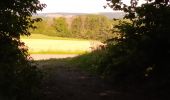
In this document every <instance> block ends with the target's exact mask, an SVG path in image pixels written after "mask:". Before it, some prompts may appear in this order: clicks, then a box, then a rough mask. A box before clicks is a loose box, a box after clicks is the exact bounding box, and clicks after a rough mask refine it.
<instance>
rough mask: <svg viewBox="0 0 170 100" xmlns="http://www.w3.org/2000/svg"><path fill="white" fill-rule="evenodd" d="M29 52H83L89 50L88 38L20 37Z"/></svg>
mask: <svg viewBox="0 0 170 100" xmlns="http://www.w3.org/2000/svg"><path fill="white" fill-rule="evenodd" d="M22 41H23V42H25V44H26V45H27V46H28V49H29V50H28V52H29V53H31V54H83V53H86V52H90V46H91V42H90V41H88V40H84V41H83V40H80V41H78V40H52V39H22Z"/></svg>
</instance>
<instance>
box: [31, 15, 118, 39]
mask: <svg viewBox="0 0 170 100" xmlns="http://www.w3.org/2000/svg"><path fill="white" fill-rule="evenodd" d="M50 16H51V17H50ZM42 19H43V21H41V22H37V23H35V26H36V27H37V29H36V30H31V33H32V34H43V35H48V36H58V37H68V38H81V39H93V40H102V41H103V40H107V39H110V38H112V37H113V36H114V34H113V32H112V30H113V26H114V25H116V24H118V22H119V21H118V20H112V19H110V18H108V17H106V16H104V15H96V14H88V15H76V16H71V15H69V14H68V15H65V16H61V15H55V16H53V15H50V14H49V15H48V16H46V17H45V16H44V17H42Z"/></svg>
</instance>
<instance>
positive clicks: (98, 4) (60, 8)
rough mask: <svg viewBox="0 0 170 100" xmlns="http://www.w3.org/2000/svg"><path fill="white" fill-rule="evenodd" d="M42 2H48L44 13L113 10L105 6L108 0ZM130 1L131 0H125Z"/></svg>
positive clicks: (45, 1) (45, 0)
mask: <svg viewBox="0 0 170 100" xmlns="http://www.w3.org/2000/svg"><path fill="white" fill-rule="evenodd" d="M39 1H40V2H41V3H45V4H47V7H46V8H45V9H44V10H43V11H42V12H43V13H54V12H72V13H98V12H112V11H113V10H112V9H111V8H109V7H107V8H106V9H104V8H103V6H104V5H106V3H107V2H106V0H39ZM123 1H124V2H128V1H129V0H123Z"/></svg>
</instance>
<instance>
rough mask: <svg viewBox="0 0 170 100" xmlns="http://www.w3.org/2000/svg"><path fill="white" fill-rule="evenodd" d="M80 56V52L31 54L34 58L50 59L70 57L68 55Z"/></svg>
mask: <svg viewBox="0 0 170 100" xmlns="http://www.w3.org/2000/svg"><path fill="white" fill-rule="evenodd" d="M75 56H78V54H31V57H32V58H33V59H34V60H48V59H51V58H55V59H58V58H68V57H75Z"/></svg>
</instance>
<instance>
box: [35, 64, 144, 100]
mask: <svg viewBox="0 0 170 100" xmlns="http://www.w3.org/2000/svg"><path fill="white" fill-rule="evenodd" d="M38 64H39V67H40V68H41V69H43V70H44V71H45V72H46V77H45V79H44V83H43V85H42V91H43V97H42V99H41V100H135V99H128V98H131V97H130V95H129V94H126V93H122V92H121V93H120V92H117V91H115V90H114V89H113V87H112V85H111V84H110V83H107V82H104V81H103V80H102V79H100V78H99V77H97V76H94V75H91V74H89V73H87V72H85V71H82V70H80V69H79V68H75V67H73V66H71V65H69V64H67V63H65V62H54V61H53V62H50V63H49V61H40V62H38ZM136 100H137V99H136ZM138 100H139V99H138ZM143 100H144V99H143Z"/></svg>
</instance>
